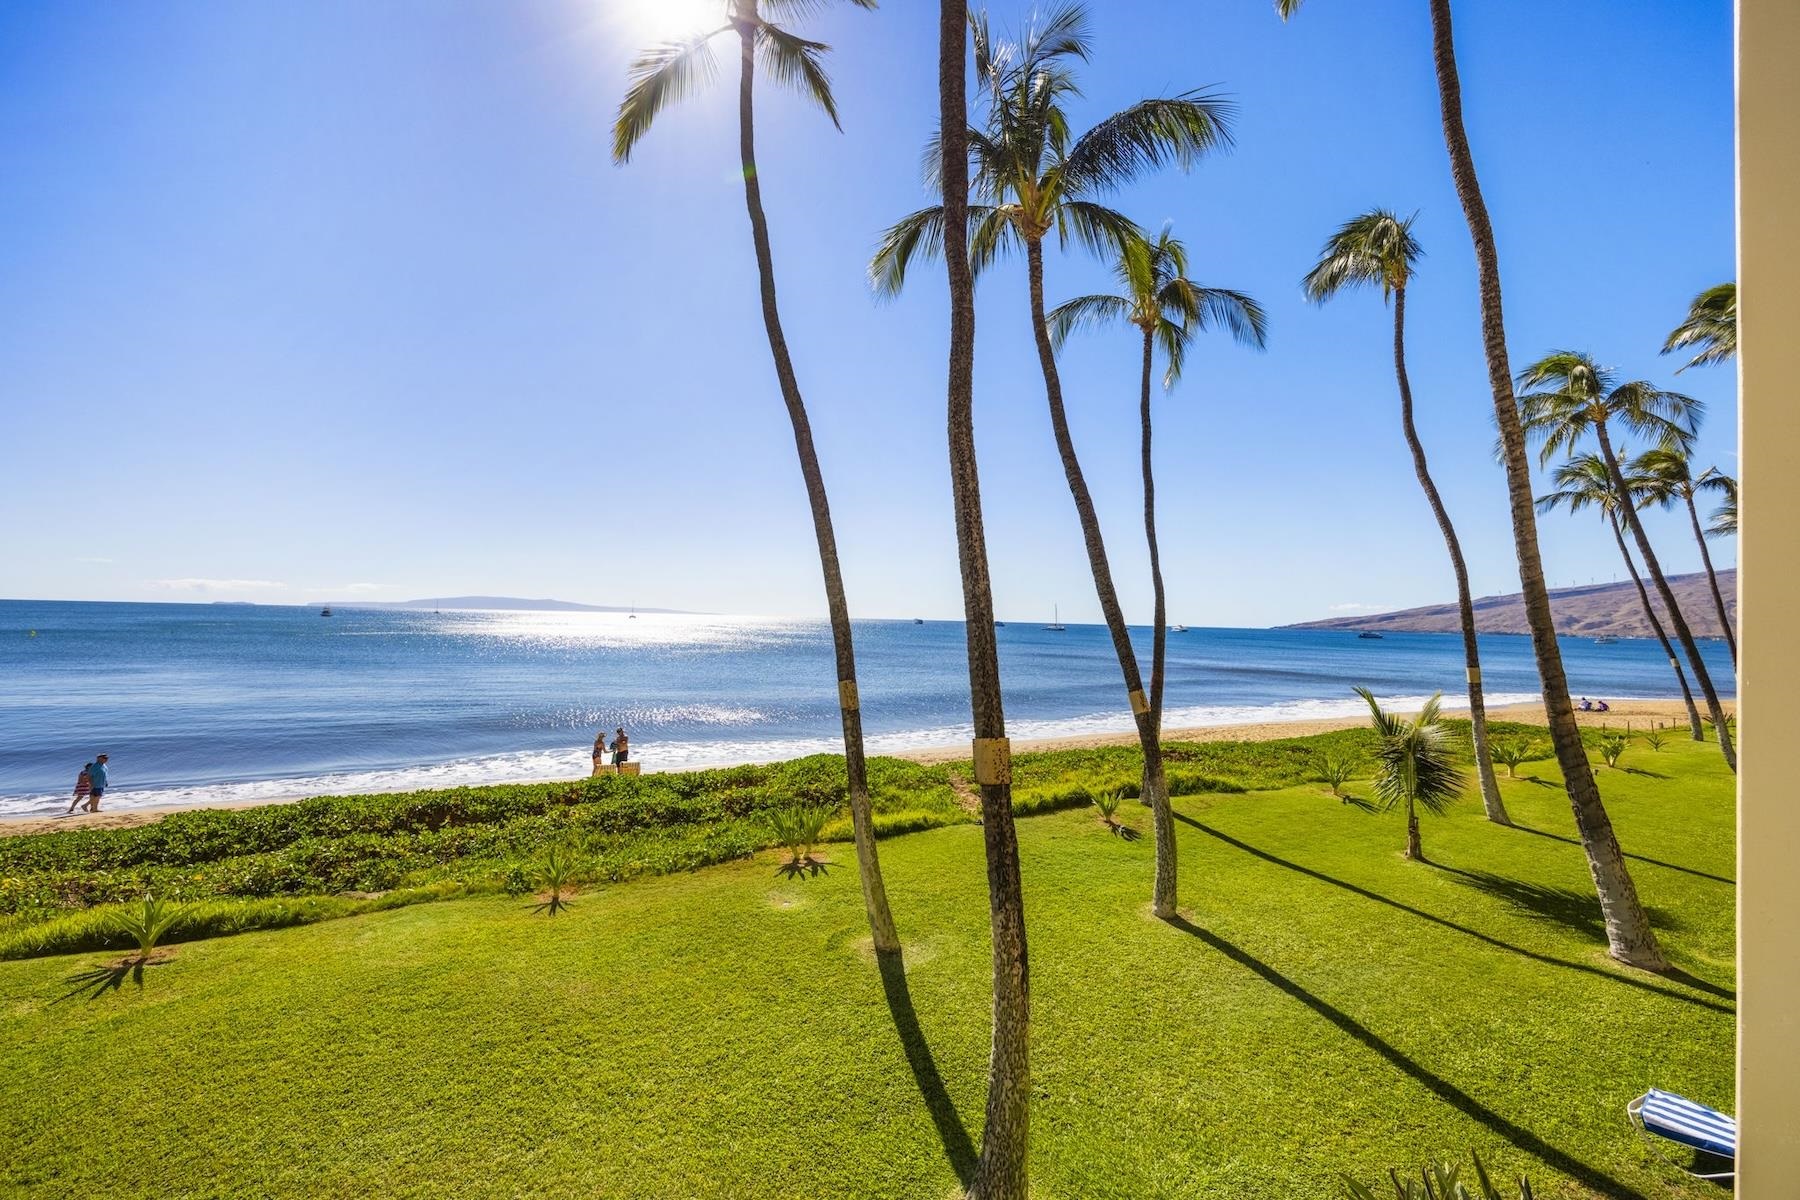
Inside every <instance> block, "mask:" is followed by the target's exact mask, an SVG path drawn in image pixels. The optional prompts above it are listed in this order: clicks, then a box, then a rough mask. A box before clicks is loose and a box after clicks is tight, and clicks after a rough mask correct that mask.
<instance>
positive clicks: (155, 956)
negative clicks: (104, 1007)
mask: <svg viewBox="0 0 1800 1200" xmlns="http://www.w3.org/2000/svg"><path fill="white" fill-rule="evenodd" d="M168 961H169V956H168V955H167V954H162V953H161V952H159V951H152V952H151V953H150V954H131V955H127V956H126V957H124V958H121V959H119V960H118V961H117V962H110V963H107V964H106V965H105V966H103V967H94V968H92V969H91V970H87V971H78V972H76V973H75V974H73V975H71V976H69V977H68V978H67V979H65V980H63V982H64V983H66V984H68V985H69V990H68V991H66V992H64V993H63V994H62V995H60V996H58V997H57V998H56V999H54V1000H52V1001H51V1002H50V1003H52V1004H61V1003H62V1002H63V1001H64V1000H73V999H75V998H76V997H77V996H86V997H87V998H88V999H89V1000H98V999H99V998H100V997H102V996H104V995H106V993H108V992H116V991H118V990H119V989H120V988H121V987H123V986H124V984H125V981H126V980H127V979H130V980H131V982H133V983H135V984H136V985H137V986H138V990H139V991H142V990H143V987H144V968H145V967H160V966H162V965H163V964H164V963H166V962H168Z"/></svg>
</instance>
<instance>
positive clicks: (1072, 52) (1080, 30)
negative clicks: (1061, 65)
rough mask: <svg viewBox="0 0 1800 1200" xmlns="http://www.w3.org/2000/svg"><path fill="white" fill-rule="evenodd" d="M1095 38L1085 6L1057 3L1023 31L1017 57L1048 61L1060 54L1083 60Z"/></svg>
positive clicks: (1036, 62) (1038, 62) (1090, 49)
mask: <svg viewBox="0 0 1800 1200" xmlns="http://www.w3.org/2000/svg"><path fill="white" fill-rule="evenodd" d="M1093 48H1094V38H1093V33H1092V32H1091V30H1090V28H1089V26H1088V15H1087V9H1086V7H1085V6H1083V5H1081V4H1076V3H1070V4H1060V5H1058V6H1057V7H1055V8H1053V9H1051V10H1050V11H1049V12H1047V13H1045V14H1043V15H1042V16H1041V17H1039V18H1038V20H1037V21H1036V23H1034V24H1033V25H1032V27H1031V28H1030V29H1029V30H1028V31H1027V32H1026V34H1025V38H1024V41H1023V42H1022V43H1021V45H1020V50H1021V51H1022V53H1021V55H1020V58H1021V59H1022V61H1023V62H1024V63H1026V64H1027V65H1028V66H1029V65H1031V64H1045V65H1047V64H1049V63H1052V62H1054V61H1055V60H1057V59H1060V58H1077V59H1081V60H1082V61H1084V62H1085V61H1086V60H1087V58H1088V56H1089V55H1090V54H1092V53H1093Z"/></svg>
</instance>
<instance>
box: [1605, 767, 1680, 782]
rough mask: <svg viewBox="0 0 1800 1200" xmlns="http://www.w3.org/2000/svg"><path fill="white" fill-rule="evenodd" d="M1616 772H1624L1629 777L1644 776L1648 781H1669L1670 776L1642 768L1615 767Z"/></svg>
mask: <svg viewBox="0 0 1800 1200" xmlns="http://www.w3.org/2000/svg"><path fill="white" fill-rule="evenodd" d="M1613 770H1615V771H1623V772H1625V773H1626V774H1627V775H1642V776H1643V777H1644V778H1646V779H1667V778H1668V776H1667V775H1664V774H1661V773H1660V772H1657V771H1646V770H1644V768H1642V767H1614V768H1613Z"/></svg>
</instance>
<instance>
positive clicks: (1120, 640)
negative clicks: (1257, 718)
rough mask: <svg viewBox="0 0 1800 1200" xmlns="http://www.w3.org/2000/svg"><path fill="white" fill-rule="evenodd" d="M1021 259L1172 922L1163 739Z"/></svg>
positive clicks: (1032, 266) (1161, 899)
mask: <svg viewBox="0 0 1800 1200" xmlns="http://www.w3.org/2000/svg"><path fill="white" fill-rule="evenodd" d="M946 224H948V218H946ZM1025 255H1026V264H1027V266H1028V267H1029V270H1030V282H1031V329H1032V332H1033V333H1035V334H1036V335H1037V348H1038V363H1039V365H1041V366H1042V367H1043V370H1044V393H1045V395H1046V396H1047V397H1048V399H1049V402H1050V427H1051V429H1052V430H1053V431H1054V432H1055V434H1056V450H1057V453H1058V454H1060V455H1061V456H1062V465H1063V475H1064V476H1065V477H1067V479H1068V481H1069V495H1070V496H1072V497H1074V500H1075V511H1076V513H1077V514H1078V515H1079V516H1080V518H1081V535H1082V539H1083V540H1084V541H1085V542H1086V543H1087V555H1088V567H1089V569H1091V570H1092V572H1093V575H1094V591H1095V592H1096V593H1098V594H1099V597H1100V611H1101V613H1102V614H1103V615H1104V616H1105V618H1106V628H1107V632H1109V633H1111V634H1112V643H1113V650H1114V652H1115V653H1116V654H1117V655H1118V656H1119V671H1120V673H1121V674H1123V675H1124V677H1125V690H1126V692H1127V693H1128V694H1129V696H1130V700H1131V715H1132V717H1133V718H1134V719H1135V720H1136V722H1137V731H1138V744H1139V745H1140V746H1142V747H1143V749H1144V775H1145V777H1146V779H1148V780H1149V783H1150V811H1151V824H1152V825H1154V826H1155V827H1156V883H1155V887H1154V890H1153V891H1152V893H1151V909H1152V910H1153V911H1154V912H1155V913H1156V915H1157V916H1159V917H1172V916H1174V915H1175V820H1174V818H1173V816H1171V815H1170V812H1169V788H1168V783H1167V781H1166V780H1165V779H1164V777H1163V761H1162V739H1161V735H1160V731H1159V730H1158V729H1157V727H1156V722H1155V720H1154V719H1153V718H1152V716H1151V712H1150V701H1149V698H1148V697H1146V696H1145V695H1144V682H1143V676H1142V675H1141V674H1140V673H1139V671H1138V661H1137V652H1136V651H1134V650H1133V649H1132V647H1131V634H1130V632H1129V631H1128V630H1127V629H1126V628H1125V614H1124V612H1123V610H1121V609H1120V607H1119V594H1118V592H1117V591H1116V590H1115V589H1114V587H1113V580H1112V567H1111V566H1109V565H1108V563H1107V561H1106V542H1105V541H1104V540H1103V539H1102V538H1101V536H1100V518H1099V517H1098V516H1096V515H1095V513H1094V500H1093V497H1092V496H1090V495H1089V494H1088V488H1087V480H1086V478H1085V477H1084V476H1083V475H1082V473H1081V460H1080V459H1078V458H1077V457H1076V456H1075V441H1074V439H1073V438H1072V437H1071V436H1070V435H1069V418H1068V414H1067V412H1065V411H1064V409H1063V395H1062V378H1061V376H1060V375H1058V374H1057V370H1056V351H1055V349H1054V348H1052V346H1051V345H1050V327H1049V325H1048V324H1047V323H1046V321H1045V319H1044V244H1043V242H1042V241H1040V240H1039V239H1037V238H1035V237H1034V238H1030V239H1028V240H1027V241H1026V243H1025Z"/></svg>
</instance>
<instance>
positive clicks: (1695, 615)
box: [1282, 568, 1738, 639]
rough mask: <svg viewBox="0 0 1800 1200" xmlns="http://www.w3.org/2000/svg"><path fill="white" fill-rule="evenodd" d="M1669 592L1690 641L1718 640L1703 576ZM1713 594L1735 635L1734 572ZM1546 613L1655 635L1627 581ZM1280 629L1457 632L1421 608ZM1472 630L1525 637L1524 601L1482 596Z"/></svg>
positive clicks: (1571, 598)
mask: <svg viewBox="0 0 1800 1200" xmlns="http://www.w3.org/2000/svg"><path fill="white" fill-rule="evenodd" d="M1644 586H1645V587H1646V588H1649V590H1650V603H1651V604H1652V605H1653V606H1654V607H1655V608H1656V615H1657V618H1658V619H1659V620H1661V621H1662V622H1663V628H1664V629H1666V630H1668V632H1669V636H1670V638H1671V639H1672V638H1673V637H1674V636H1675V633H1674V630H1673V629H1670V628H1669V624H1668V612H1667V611H1666V610H1665V609H1664V607H1663V603H1662V599H1661V597H1659V596H1658V595H1657V594H1656V589H1655V587H1654V586H1652V585H1651V583H1650V581H1649V580H1648V579H1646V580H1645V581H1644ZM1669 588H1670V590H1672V591H1673V592H1674V593H1675V602H1676V603H1677V604H1679V605H1681V615H1682V616H1684V617H1686V618H1687V623H1688V628H1689V629H1691V630H1693V631H1694V636H1695V637H1721V636H1723V631H1722V630H1721V629H1720V628H1719V616H1718V613H1717V611H1715V609H1714V607H1713V599H1712V592H1711V590H1710V589H1709V588H1708V587H1707V584H1706V575H1705V574H1704V573H1703V572H1696V573H1695V574H1692V575H1671V576H1669ZM1719 591H1720V592H1722V593H1723V594H1724V596H1725V611H1726V612H1727V613H1729V614H1730V615H1731V624H1732V627H1733V629H1734V630H1735V629H1736V627H1737V622H1738V613H1737V570H1736V568H1729V569H1727V570H1723V571H1720V572H1719ZM1550 611H1551V613H1552V614H1553V615H1554V616H1555V618H1556V631H1557V632H1558V633H1567V634H1574V635H1577V636H1589V637H1595V636H1598V635H1600V634H1603V633H1605V634H1611V635H1613V636H1614V637H1654V636H1656V635H1655V632H1654V631H1653V630H1652V629H1651V628H1650V622H1649V621H1647V620H1646V619H1645V618H1644V609H1643V606H1642V605H1641V604H1640V603H1639V601H1638V594H1637V588H1636V587H1634V586H1633V585H1632V582H1631V580H1629V579H1626V580H1624V581H1623V582H1620V583H1599V584H1592V585H1590V586H1588V587H1572V588H1553V589H1552V590H1551V592H1550ZM1282 628H1283V629H1356V630H1363V629H1368V630H1372V631H1374V632H1376V633H1386V632H1393V633H1456V632H1458V631H1460V630H1461V628H1462V624H1461V622H1460V620H1459V618H1458V617H1457V612H1456V605H1454V604H1433V605H1428V606H1426V607H1424V608H1408V609H1402V610H1400V611H1398V612H1389V613H1374V614H1371V615H1368V616H1356V617H1331V618H1329V619H1327V620H1323V621H1303V622H1301V623H1300V624H1297V625H1284V626H1282ZM1475 628H1476V629H1477V630H1478V631H1480V632H1482V633H1527V634H1528V633H1530V632H1531V629H1530V627H1529V626H1528V625H1527V624H1526V623H1525V605H1524V602H1523V600H1522V599H1521V598H1520V596H1519V594H1518V593H1517V592H1514V593H1512V594H1510V595H1505V596H1483V597H1481V598H1480V599H1478V600H1476V601H1475Z"/></svg>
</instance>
